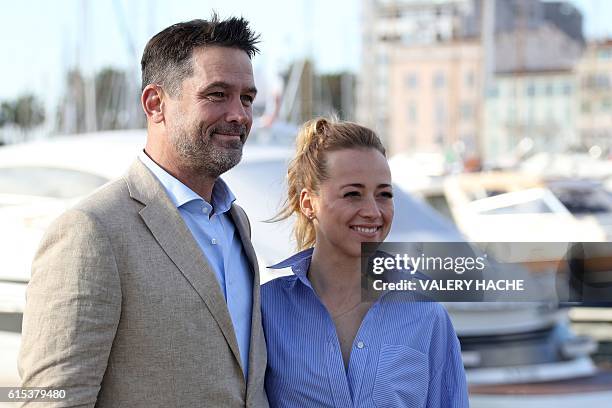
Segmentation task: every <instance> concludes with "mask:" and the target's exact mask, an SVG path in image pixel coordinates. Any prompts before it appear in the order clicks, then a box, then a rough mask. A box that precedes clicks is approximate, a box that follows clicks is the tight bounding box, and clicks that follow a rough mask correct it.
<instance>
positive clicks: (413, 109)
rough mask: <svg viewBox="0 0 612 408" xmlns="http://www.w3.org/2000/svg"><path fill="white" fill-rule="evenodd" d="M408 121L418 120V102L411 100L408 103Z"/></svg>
mask: <svg viewBox="0 0 612 408" xmlns="http://www.w3.org/2000/svg"><path fill="white" fill-rule="evenodd" d="M408 122H410V123H416V122H417V106H416V103H414V102H411V103H409V104H408Z"/></svg>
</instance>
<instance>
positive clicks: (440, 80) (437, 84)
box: [433, 71, 446, 89]
mask: <svg viewBox="0 0 612 408" xmlns="http://www.w3.org/2000/svg"><path fill="white" fill-rule="evenodd" d="M445 83H446V79H445V78H444V73H443V72H440V71H438V72H436V74H435V75H434V77H433V87H434V89H442V88H444V85H445Z"/></svg>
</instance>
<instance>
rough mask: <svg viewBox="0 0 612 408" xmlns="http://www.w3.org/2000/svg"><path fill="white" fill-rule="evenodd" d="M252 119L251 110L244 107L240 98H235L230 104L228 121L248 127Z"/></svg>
mask: <svg viewBox="0 0 612 408" xmlns="http://www.w3.org/2000/svg"><path fill="white" fill-rule="evenodd" d="M251 117H252V112H251V108H250V107H247V106H244V105H243V103H242V101H241V100H240V98H239V97H238V98H233V99H232V101H231V102H230V105H229V108H228V112H227V121H228V122H237V123H240V124H241V125H246V124H247V123H248V122H249V120H250V119H251Z"/></svg>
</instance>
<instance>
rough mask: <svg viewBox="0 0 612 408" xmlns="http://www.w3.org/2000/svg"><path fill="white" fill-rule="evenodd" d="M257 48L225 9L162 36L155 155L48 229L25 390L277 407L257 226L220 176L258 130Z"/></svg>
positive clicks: (150, 60) (27, 338) (150, 135)
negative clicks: (270, 396) (269, 382)
mask: <svg viewBox="0 0 612 408" xmlns="http://www.w3.org/2000/svg"><path fill="white" fill-rule="evenodd" d="M257 42H258V36H256V35H254V33H253V32H252V31H251V30H250V28H249V27H248V23H247V22H246V21H245V20H244V19H242V18H240V19H237V18H230V19H228V20H224V21H219V20H218V19H217V17H216V16H213V18H212V19H211V21H203V20H194V21H190V22H186V23H180V24H175V25H173V26H171V27H168V28H166V29H165V30H163V31H162V32H160V33H158V34H157V35H155V36H154V37H153V38H152V39H151V40H150V41H149V43H148V44H147V46H146V48H145V51H144V54H143V57H142V79H143V91H142V96H141V102H142V106H143V109H144V112H145V114H146V116H147V142H146V147H145V150H144V152H142V154H141V155H140V156H139V159H138V160H137V161H136V162H135V163H134V164H133V165H132V167H131V168H130V170H129V171H128V173H127V174H126V175H125V176H124V177H123V178H122V179H120V180H117V181H115V182H112V183H110V184H108V185H106V186H105V187H103V188H102V189H100V190H99V191H97V192H96V193H94V194H93V195H92V196H90V197H89V198H87V199H85V200H84V201H83V202H82V203H80V204H79V205H77V206H76V207H75V208H74V209H72V210H69V211H68V212H67V213H65V214H64V215H63V216H61V217H60V218H59V219H58V220H57V221H56V222H55V223H54V224H53V225H52V226H51V228H50V229H49V231H48V232H47V234H46V236H45V238H44V239H43V242H42V244H41V247H40V249H39V251H38V253H37V255H36V258H35V260H34V264H33V267H32V279H31V281H30V285H29V287H28V291H27V305H26V311H25V314H24V323H23V340H22V349H21V352H20V359H19V365H20V373H21V377H22V379H23V386H28V387H34V386H36V387H52V388H55V389H65V390H66V400H65V401H62V404H60V406H71V407H72V406H94V405H95V406H97V407H130V408H132V407H182V406H184V407H196V406H197V407H244V406H248V407H267V405H268V403H267V399H266V396H265V392H264V389H263V377H264V371H265V366H266V350H265V343H264V338H263V334H262V328H261V315H260V301H259V276H258V270H257V262H256V259H255V254H254V251H253V247H252V246H251V243H250V241H249V235H250V228H249V224H248V220H247V218H246V215H245V214H244V212H243V211H242V209H241V208H240V207H238V206H237V205H235V204H233V201H234V197H233V195H232V193H231V191H230V190H229V188H228V186H227V185H226V184H225V183H224V182H223V181H222V180H221V179H220V178H219V176H220V175H221V174H222V173H224V172H225V171H227V170H229V169H230V168H232V167H233V166H235V165H236V164H237V163H238V162H239V161H240V158H241V155H242V146H243V144H244V142H245V140H246V138H247V136H248V133H249V130H250V128H251V124H252V108H251V104H252V102H253V100H254V98H255V94H256V92H257V91H256V89H255V85H254V82H253V72H252V66H251V58H252V57H253V55H254V54H255V53H256V52H258V49H257V48H256V46H255V44H256V43H257ZM108 159H109V160H113V158H112V157H109V158H108Z"/></svg>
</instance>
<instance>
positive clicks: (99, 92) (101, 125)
mask: <svg viewBox="0 0 612 408" xmlns="http://www.w3.org/2000/svg"><path fill="white" fill-rule="evenodd" d="M95 84H96V120H97V124H98V129H100V130H108V129H123V128H125V127H126V126H127V119H128V107H127V103H126V102H127V99H126V93H127V92H128V83H127V79H126V74H125V72H123V71H119V70H117V69H114V68H111V67H107V68H104V69H102V70H101V71H100V72H98V74H97V75H96V79H95Z"/></svg>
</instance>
